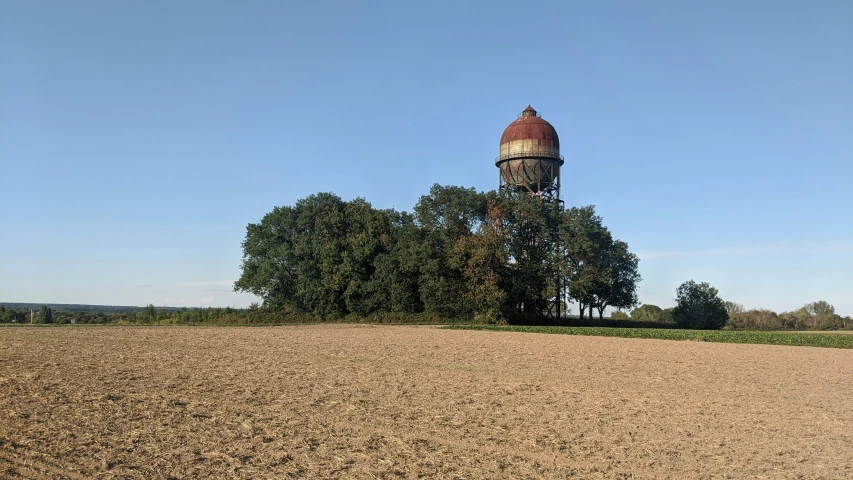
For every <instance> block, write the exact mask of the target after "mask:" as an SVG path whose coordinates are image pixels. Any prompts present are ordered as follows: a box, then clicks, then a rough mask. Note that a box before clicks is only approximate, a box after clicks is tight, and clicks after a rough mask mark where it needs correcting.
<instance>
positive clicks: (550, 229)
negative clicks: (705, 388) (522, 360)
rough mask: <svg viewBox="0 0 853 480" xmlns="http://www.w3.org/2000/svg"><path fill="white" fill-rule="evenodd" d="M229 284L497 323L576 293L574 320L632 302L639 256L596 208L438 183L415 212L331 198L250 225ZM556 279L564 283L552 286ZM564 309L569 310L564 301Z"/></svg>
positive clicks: (338, 314) (348, 310)
mask: <svg viewBox="0 0 853 480" xmlns="http://www.w3.org/2000/svg"><path fill="white" fill-rule="evenodd" d="M242 248H243V261H242V265H241V269H242V274H241V276H240V278H239V279H238V280H237V281H236V282H235V284H234V288H235V290H236V291H241V292H250V293H253V294H255V295H257V296H259V297H260V298H262V299H263V308H264V309H266V310H272V311H285V312H294V313H297V314H311V315H314V316H316V317H318V318H323V319H335V318H342V317H345V316H347V315H358V316H369V315H375V314H382V313H401V314H421V313H426V314H432V315H438V316H442V317H444V318H447V319H463V320H471V321H483V322H502V321H506V320H508V319H511V318H513V317H518V316H525V315H526V316H538V315H543V314H545V313H546V312H548V311H549V308H551V307H552V306H553V305H555V304H556V298H557V292H558V290H559V291H562V292H563V295H562V299H561V301H562V303H563V304H565V303H566V301H568V300H572V301H574V302H576V303H578V304H579V305H580V310H581V315H584V314H586V313H587V312H588V313H589V316H590V317H591V316H592V315H593V312H594V311H597V313H598V315H599V317H601V316H602V315H603V313H604V310H605V309H606V308H608V307H621V308H630V307H632V306H634V305H636V304H637V293H636V292H637V283H638V282H639V281H640V275H639V272H638V261H639V260H638V258H637V256H636V255H634V254H633V253H631V252H629V250H628V245H627V244H626V243H625V242H622V241H619V240H615V239H614V238H613V237H612V235H611V233H610V232H609V230H608V229H607V228H606V227H605V226H604V225H603V224H602V220H601V218H600V217H598V216H597V215H595V211H594V207H592V206H587V207H581V208H569V209H565V210H563V209H560V208H557V206H556V205H554V204H550V203H547V202H541V201H539V200H537V199H533V198H531V197H530V196H528V195H510V194H501V193H498V192H495V191H490V192H477V191H476V190H474V189H473V188H462V187H454V186H439V185H434V186H433V187H432V188H431V189H430V192H429V194H428V195H425V196H422V197H421V198H420V200H419V201H418V203H417V205H415V207H414V211H413V213H407V212H399V211H396V210H393V209H375V208H373V207H372V206H371V205H370V203H368V202H367V201H366V200H364V199H361V198H357V199H355V200H352V201H344V200H342V199H340V198H339V197H337V196H336V195H334V194H332V193H319V194H316V195H311V196H309V197H307V198H304V199H301V200H299V201H297V202H296V204H295V205H293V206H284V207H275V208H274V209H273V211H272V212H270V213H268V214H266V215H265V216H264V217H263V218H262V219H261V221H260V223H256V224H255V223H253V224H249V225H248V227H247V232H246V238H245V240H244V241H243V244H242ZM558 286H559V287H560V288H559V289H558ZM564 308H565V307H564Z"/></svg>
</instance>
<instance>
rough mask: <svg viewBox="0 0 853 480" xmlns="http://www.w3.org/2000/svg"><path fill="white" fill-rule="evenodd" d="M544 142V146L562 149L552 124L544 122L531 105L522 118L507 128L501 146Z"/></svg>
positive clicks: (522, 113) (502, 136) (522, 114)
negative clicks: (512, 142)
mask: <svg viewBox="0 0 853 480" xmlns="http://www.w3.org/2000/svg"><path fill="white" fill-rule="evenodd" d="M531 139H532V140H542V145H549V146H553V147H557V148H560V137H558V136H557V131H556V130H554V127H553V126H551V124H550V123H548V122H547V121H545V120H543V119H542V117H540V116H539V114H538V113H536V110H534V109H533V107H531V106H530V105H528V106H527V108H525V109H524V111H523V112H521V116H520V117H518V119H517V120H516V121H514V122H512V123H510V124H509V126H508V127H506V130H504V134H503V135H501V144H504V143H506V142H511V141H513V140H531Z"/></svg>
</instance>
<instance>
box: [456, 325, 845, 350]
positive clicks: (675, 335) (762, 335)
mask: <svg viewBox="0 0 853 480" xmlns="http://www.w3.org/2000/svg"><path fill="white" fill-rule="evenodd" d="M445 328H450V329H461V330H495V331H502V332H505V331H509V332H526V333H551V334H564V335H591V336H599V337H625V338H650V339H661V340H693V341H698V342H719V343H753V344H767V345H792V346H808V347H829V348H853V335H843V334H829V333H813V334H809V333H785V332H733V331H725V330H684V329H664V328H607V327H530V326H506V327H504V326H490V325H467V326H448V327H445Z"/></svg>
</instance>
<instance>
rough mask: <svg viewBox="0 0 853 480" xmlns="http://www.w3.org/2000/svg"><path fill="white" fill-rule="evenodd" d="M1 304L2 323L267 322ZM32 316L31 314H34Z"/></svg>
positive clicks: (209, 312)
mask: <svg viewBox="0 0 853 480" xmlns="http://www.w3.org/2000/svg"><path fill="white" fill-rule="evenodd" d="M14 305H16V306H17V308H11V307H7V306H5V305H0V323H30V322H32V323H34V324H144V325H192V324H201V323H218V322H223V323H251V321H256V322H257V321H263V320H268V319H266V318H261V317H259V316H258V315H255V316H250V313H251V312H252V310H253V309H251V308H250V309H237V308H231V307H224V308H186V307H182V308H176V307H155V306H154V305H151V304H149V305H147V306H145V307H109V306H101V305H74V306H70V308H66V306H62V305H54V306H52V307H49V306H47V305H42V306H41V307H38V308H35V307H34V306H31V307H29V308H26V307H25V306H24V305H25V304H14ZM31 313H32V315H31Z"/></svg>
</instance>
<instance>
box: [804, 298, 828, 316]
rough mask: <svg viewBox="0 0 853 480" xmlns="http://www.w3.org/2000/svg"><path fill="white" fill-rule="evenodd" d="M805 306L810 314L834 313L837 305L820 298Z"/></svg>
mask: <svg viewBox="0 0 853 480" xmlns="http://www.w3.org/2000/svg"><path fill="white" fill-rule="evenodd" d="M803 308H804V309H805V310H806V312H808V313H809V314H810V315H834V314H835V307H834V306H833V305H832V304H831V303H829V302H827V301H824V300H818V301H817V302H812V303H807V304H806V305H805V306H803Z"/></svg>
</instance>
